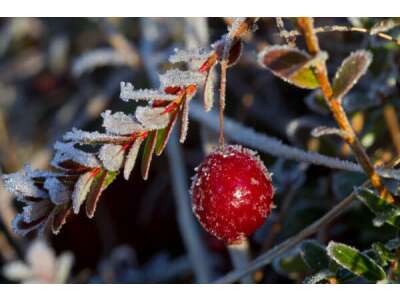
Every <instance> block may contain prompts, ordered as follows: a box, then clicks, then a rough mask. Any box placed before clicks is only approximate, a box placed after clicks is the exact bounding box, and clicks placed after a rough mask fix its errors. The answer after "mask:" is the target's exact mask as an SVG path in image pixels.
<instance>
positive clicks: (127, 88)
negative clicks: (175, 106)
mask: <svg viewBox="0 0 400 300" xmlns="http://www.w3.org/2000/svg"><path fill="white" fill-rule="evenodd" d="M119 97H120V98H121V99H122V100H123V101H125V102H128V101H129V100H135V101H139V100H148V101H150V100H169V101H173V100H175V99H176V96H175V95H170V94H166V93H164V92H162V91H158V90H151V89H138V90H135V89H134V87H133V85H132V84H131V83H129V82H121V93H120V95H119Z"/></svg>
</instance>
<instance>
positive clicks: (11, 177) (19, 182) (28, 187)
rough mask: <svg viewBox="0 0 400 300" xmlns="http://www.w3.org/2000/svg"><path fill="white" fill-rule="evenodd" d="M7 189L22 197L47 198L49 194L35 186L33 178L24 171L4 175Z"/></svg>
mask: <svg viewBox="0 0 400 300" xmlns="http://www.w3.org/2000/svg"><path fill="white" fill-rule="evenodd" d="M2 178H3V180H4V183H5V187H6V188H7V190H8V191H9V192H11V193H14V194H16V195H17V196H20V197H34V198H43V197H47V193H46V192H44V191H43V190H41V189H40V188H39V187H37V186H36V185H35V182H34V181H33V180H32V178H31V177H29V176H27V175H26V174H25V172H24V171H22V172H17V173H13V174H8V175H3V177H2Z"/></svg>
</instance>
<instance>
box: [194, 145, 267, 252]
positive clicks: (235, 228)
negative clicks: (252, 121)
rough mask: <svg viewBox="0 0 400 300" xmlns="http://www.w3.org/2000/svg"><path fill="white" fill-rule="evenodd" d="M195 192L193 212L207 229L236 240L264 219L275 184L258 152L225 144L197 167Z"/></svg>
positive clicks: (222, 236) (229, 240)
mask: <svg viewBox="0 0 400 300" xmlns="http://www.w3.org/2000/svg"><path fill="white" fill-rule="evenodd" d="M191 192H192V201H193V212H194V214H195V215H196V217H197V218H198V220H199V221H200V223H201V224H202V226H203V227H204V228H205V230H207V231H208V232H209V233H211V234H213V235H214V236H216V237H217V238H219V239H221V240H224V241H225V242H227V243H228V244H233V243H238V242H240V241H241V240H243V239H244V238H245V237H246V236H248V235H250V234H251V233H253V232H254V231H255V230H256V229H257V228H259V227H260V226H261V225H262V224H263V223H264V221H265V218H266V217H267V216H268V215H269V214H270V212H271V207H272V197H273V193H274V188H273V186H272V181H271V176H270V174H269V173H268V171H267V169H266V168H265V166H264V164H263V163H262V161H261V160H260V159H259V158H258V157H257V156H256V153H255V152H253V151H251V150H249V149H246V148H243V147H241V146H225V147H224V149H223V150H221V149H219V150H217V151H215V152H213V153H211V154H210V155H209V156H208V157H207V158H206V159H205V160H204V161H203V162H202V163H201V165H200V166H199V167H198V168H196V176H195V177H194V179H193V183H192V190H191Z"/></svg>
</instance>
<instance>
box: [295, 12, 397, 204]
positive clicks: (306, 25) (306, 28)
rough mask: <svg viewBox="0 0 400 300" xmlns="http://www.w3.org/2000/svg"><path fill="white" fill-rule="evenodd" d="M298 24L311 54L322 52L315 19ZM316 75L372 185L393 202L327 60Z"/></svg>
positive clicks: (307, 19) (301, 20)
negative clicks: (337, 94) (333, 81)
mask: <svg viewBox="0 0 400 300" xmlns="http://www.w3.org/2000/svg"><path fill="white" fill-rule="evenodd" d="M298 24H299V26H300V28H301V30H302V31H303V35H304V37H305V41H306V45H307V49H308V52H309V53H310V54H311V55H318V53H319V52H320V47H319V41H318V37H317V35H316V33H315V30H314V21H313V18H299V19H298ZM314 72H315V75H316V77H317V79H318V80H319V83H320V87H321V91H322V93H323V95H324V98H325V101H326V102H327V104H328V106H329V108H330V110H331V112H332V114H333V117H334V118H335V120H336V123H337V124H338V126H339V128H340V129H342V130H343V131H344V132H346V136H345V137H344V140H345V142H346V143H348V144H349V145H350V147H351V148H352V150H353V153H354V155H355V157H356V159H357V161H358V162H359V164H360V165H361V167H362V168H363V170H364V171H365V173H366V174H367V176H368V178H369V179H370V181H371V184H372V186H373V187H374V188H375V189H376V190H377V191H378V192H379V194H380V195H381V197H383V198H384V199H386V201H387V202H388V203H393V202H394V198H393V197H392V195H391V194H390V192H389V191H388V190H387V188H386V187H385V186H384V185H383V183H382V180H381V178H380V177H379V175H378V173H377V172H376V170H375V168H374V166H373V165H372V162H371V161H370V159H369V157H368V155H367V153H366V152H365V149H364V148H363V146H362V145H361V143H360V141H359V140H358V138H357V136H356V134H355V132H354V130H353V128H352V126H351V124H350V122H349V120H348V118H347V116H346V113H345V112H344V109H343V107H342V101H341V100H342V99H335V98H333V90H332V86H331V83H330V82H329V78H328V74H327V69H326V64H325V62H321V63H319V64H318V65H316V66H315V69H314Z"/></svg>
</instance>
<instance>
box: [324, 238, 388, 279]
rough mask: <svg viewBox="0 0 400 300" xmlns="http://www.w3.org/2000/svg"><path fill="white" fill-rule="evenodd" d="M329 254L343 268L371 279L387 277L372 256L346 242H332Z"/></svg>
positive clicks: (328, 250) (328, 249)
mask: <svg viewBox="0 0 400 300" xmlns="http://www.w3.org/2000/svg"><path fill="white" fill-rule="evenodd" d="M327 252H328V255H329V256H330V257H331V258H332V259H333V260H334V261H336V263H338V264H339V265H340V266H342V267H343V268H345V269H347V270H349V271H351V272H353V273H354V274H356V275H358V276H361V277H363V278H365V279H367V280H369V281H374V282H376V281H381V280H384V279H386V274H385V271H384V270H383V269H382V268H381V267H380V266H379V265H378V264H377V263H376V262H375V261H373V260H372V259H371V258H369V257H368V256H366V255H364V254H362V253H361V252H360V251H358V250H357V249H355V248H352V247H350V246H347V245H345V244H341V243H336V242H330V243H329V245H328V247H327Z"/></svg>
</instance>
